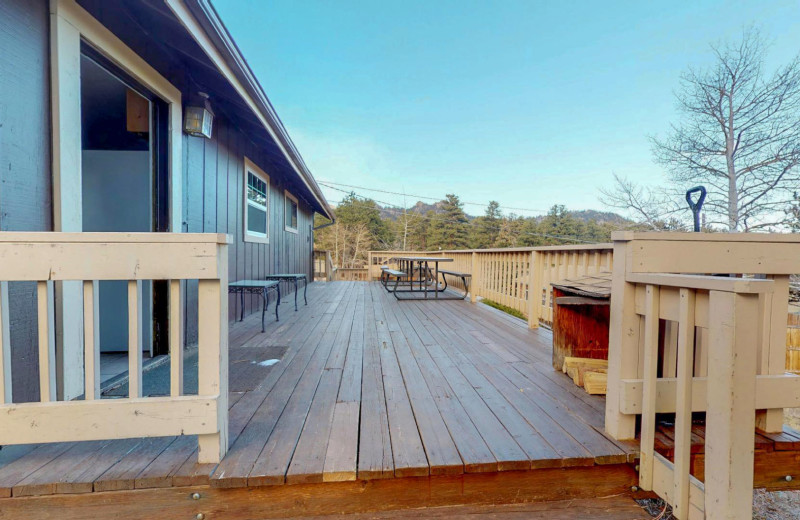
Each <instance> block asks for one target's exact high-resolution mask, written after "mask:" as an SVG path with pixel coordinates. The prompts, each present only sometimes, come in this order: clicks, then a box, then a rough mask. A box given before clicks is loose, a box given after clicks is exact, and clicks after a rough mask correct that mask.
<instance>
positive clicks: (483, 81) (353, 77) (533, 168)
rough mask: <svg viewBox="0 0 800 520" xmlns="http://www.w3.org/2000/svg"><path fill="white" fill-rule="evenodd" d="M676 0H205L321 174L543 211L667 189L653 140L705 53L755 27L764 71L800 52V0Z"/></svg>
mask: <svg viewBox="0 0 800 520" xmlns="http://www.w3.org/2000/svg"><path fill="white" fill-rule="evenodd" d="M682 4H683V5H681V3H680V2H634V1H631V2H577V1H568V2H563V1H562V2H537V1H533V0H520V1H512V0H500V1H488V0H485V1H467V0H460V1H445V0H427V1H417V0H405V1H402V2H399V1H391V2H390V1H384V0H381V1H375V0H373V1H366V0H365V1H355V0H337V1H330V0H320V1H316V0H314V1H312V0H302V1H298V0H270V1H264V0H215V1H214V5H215V6H216V8H217V10H218V11H219V13H220V16H221V17H222V19H223V20H224V22H225V24H226V25H227V27H228V29H229V30H230V32H231V33H232V34H233V37H234V39H235V40H236V42H237V44H238V45H239V47H240V49H241V50H242V53H243V54H244V56H245V58H246V59H247V60H248V62H249V63H250V66H251V68H252V69H253V71H254V72H255V74H256V75H257V76H258V78H259V80H260V81H261V84H262V85H263V86H264V89H265V90H266V92H267V95H268V96H269V97H270V100H271V101H272V103H273V105H274V106H275V108H276V110H277V112H278V114H279V115H280V117H281V119H282V120H283V122H284V124H285V125H286V127H287V128H288V130H289V133H290V134H291V136H292V138H293V140H294V142H295V144H296V145H297V147H298V148H299V150H300V152H301V154H302V155H303V157H304V159H305V161H306V163H307V164H308V165H309V167H310V168H311V171H312V173H314V175H315V177H316V178H317V179H318V180H320V181H331V182H336V183H342V184H350V185H355V186H365V187H370V188H377V189H383V190H389V191H398V192H404V193H407V194H410V195H415V194H419V195H425V196H430V197H443V196H444V195H445V193H450V192H454V193H456V194H458V195H460V196H461V198H462V200H465V201H471V202H479V203H486V202H488V201H489V200H498V201H500V203H501V205H502V206H507V207H518V208H530V209H532V210H537V211H539V212H543V211H546V210H547V208H548V207H550V206H551V205H552V204H556V203H560V204H565V205H566V206H567V207H568V208H570V209H585V208H593V209H604V208H603V206H602V204H601V203H600V201H599V200H598V195H599V189H600V188H601V187H603V186H609V185H610V184H611V183H612V180H613V174H614V173H617V174H621V175H625V176H628V177H630V178H633V179H636V180H638V181H640V182H642V183H658V182H663V181H664V177H663V172H662V170H661V169H660V168H659V167H658V166H657V165H655V164H654V163H653V160H652V155H651V153H650V146H649V144H648V140H647V136H648V135H654V134H655V135H663V134H664V133H665V132H666V131H667V129H668V128H669V124H670V122H672V121H677V113H676V111H675V107H674V100H673V95H672V93H673V91H674V90H675V89H676V88H677V86H678V80H679V76H680V73H681V72H682V71H684V70H685V69H686V68H687V67H688V66H689V65H692V66H703V64H705V63H708V61H709V60H710V52H709V44H710V43H713V42H718V41H720V40H724V39H736V38H738V37H739V36H740V35H741V33H742V30H743V28H744V27H746V26H748V25H751V24H754V25H755V26H757V27H758V28H759V29H760V30H761V31H762V33H763V34H764V35H765V36H767V37H768V38H769V40H770V41H771V43H772V47H771V49H770V53H769V58H768V62H767V68H768V70H771V69H772V68H774V67H775V66H776V65H780V64H782V63H785V62H787V61H788V60H789V59H791V58H792V57H793V56H794V55H795V54H797V53H798V51H800V37H798V34H800V4H799V3H798V2H796V1H794V0H792V1H788V0H787V1H758V2H756V1H753V2H721V1H697V2H684V3H682ZM325 193H326V196H327V197H328V199H329V200H330V201H332V202H336V201H338V200H340V199H341V197H342V196H343V194H342V193H340V192H337V191H334V190H331V189H326V191H325ZM356 193H358V194H359V195H368V196H373V197H374V198H375V199H378V200H382V201H387V202H391V203H393V204H402V203H403V197H401V196H393V195H388V194H383V193H376V192H368V191H363V190H356ZM410 195H409V197H408V198H407V199H406V201H407V202H408V203H409V204H411V203H413V202H415V201H416V199H414V197H411V196H410ZM466 209H467V212H468V213H471V214H480V213H481V212H482V210H481V208H479V207H473V206H467V208H466ZM517 213H522V214H525V215H533V214H536V213H532V212H519V211H518V212H517Z"/></svg>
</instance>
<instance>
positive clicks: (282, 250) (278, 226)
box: [183, 116, 313, 344]
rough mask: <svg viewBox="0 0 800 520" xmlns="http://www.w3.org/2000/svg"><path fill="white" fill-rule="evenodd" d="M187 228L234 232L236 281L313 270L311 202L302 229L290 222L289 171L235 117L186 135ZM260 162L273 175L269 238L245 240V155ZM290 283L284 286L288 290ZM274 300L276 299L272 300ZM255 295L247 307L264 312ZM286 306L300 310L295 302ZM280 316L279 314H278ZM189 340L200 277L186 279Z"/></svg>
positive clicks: (233, 307)
mask: <svg viewBox="0 0 800 520" xmlns="http://www.w3.org/2000/svg"><path fill="white" fill-rule="evenodd" d="M183 150H184V165H185V168H184V193H183V196H184V200H183V213H184V219H183V220H184V231H188V232H192V233H201V232H205V233H228V234H229V235H231V236H232V237H233V243H232V244H231V245H230V246H228V251H229V255H228V278H229V280H230V281H234V280H242V279H259V278H263V277H264V276H266V275H267V274H270V273H306V274H307V275H308V276H309V278H310V277H311V276H312V275H313V273H312V272H311V241H312V237H311V226H312V222H313V213H312V210H311V207H310V206H309V205H308V204H307V203H306V202H305V201H303V200H302V199H300V201H299V210H298V232H297V233H292V232H289V231H286V230H285V228H284V206H283V205H284V200H283V197H284V195H283V193H284V189H288V190H289V191H290V192H291V193H292V194H294V195H296V193H295V192H294V191H293V190H292V188H291V185H290V183H289V181H288V176H287V174H286V173H285V172H284V171H282V170H281V169H279V168H278V167H276V166H275V165H274V164H272V163H271V162H270V161H269V160H267V159H266V158H265V157H264V154H263V152H262V151H260V150H259V148H258V147H257V146H256V145H255V144H253V142H252V141H250V140H249V139H247V137H246V135H245V133H244V132H243V131H242V130H240V129H239V128H238V127H237V126H236V124H235V123H233V122H231V121H229V120H227V119H226V118H225V117H220V116H217V118H215V120H214V132H213V137H212V138H211V139H203V138H199V137H191V136H184V143H183ZM245 157H247V158H248V159H250V160H251V161H253V162H254V163H256V164H257V165H258V166H259V167H260V168H261V169H262V170H264V171H265V172H266V173H267V174H268V175H269V177H270V218H269V244H261V243H255V242H245V241H244V233H243V216H244V208H243V203H244V191H243V190H244V174H243V171H244V158H245ZM288 289H289V287H288V286H287V287H282V289H281V290H282V291H286V290H288ZM228 303H229V318H230V320H231V321H233V320H234V319H236V316H238V312H239V310H240V307H239V299H238V298H233V297H231V298H230V299H229V302H228ZM270 304H271V305H274V303H273V302H270ZM260 310H261V302H260V300H259V299H258V298H256V297H255V296H247V297H245V313H246V314H249V313H252V312H257V311H258V312H260ZM283 311H284V312H294V308H293V306H291V305H286V306H285V307H284V308H283ZM273 318H274V317H273ZM185 331H186V342H187V344H192V343H194V342H196V341H197V282H189V283H187V285H186V329H185Z"/></svg>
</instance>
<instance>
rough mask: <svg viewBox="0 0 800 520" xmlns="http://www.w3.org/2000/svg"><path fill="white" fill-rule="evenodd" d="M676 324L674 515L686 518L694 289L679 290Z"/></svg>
mask: <svg viewBox="0 0 800 520" xmlns="http://www.w3.org/2000/svg"><path fill="white" fill-rule="evenodd" d="M680 295H681V299H680V307H679V310H678V312H679V316H678V317H679V320H678V327H677V331H676V332H677V335H678V337H677V340H678V351H677V355H678V358H677V362H678V365H677V377H678V388H677V390H676V397H675V458H674V460H675V471H674V473H673V474H674V475H675V478H674V485H673V488H674V493H675V500H674V501H673V505H672V507H673V514H674V515H675V517H676V518H689V486H690V480H691V479H690V477H689V476H690V475H691V448H692V382H693V380H694V333H695V329H694V317H695V292H694V291H692V290H690V289H681V290H680Z"/></svg>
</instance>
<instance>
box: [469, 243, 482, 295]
mask: <svg viewBox="0 0 800 520" xmlns="http://www.w3.org/2000/svg"><path fill="white" fill-rule="evenodd" d="M479 271H480V268H479V267H478V253H477V252H475V251H473V252H472V267H471V268H470V273H469V274H471V275H472V285H470V287H469V301H471V302H472V303H477V302H478V287H480V283H481V279H480V274H479Z"/></svg>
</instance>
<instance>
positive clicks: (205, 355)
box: [197, 245, 228, 463]
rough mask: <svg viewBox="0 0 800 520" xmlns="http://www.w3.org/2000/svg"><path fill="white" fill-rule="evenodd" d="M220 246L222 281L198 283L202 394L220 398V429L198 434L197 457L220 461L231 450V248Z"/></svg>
mask: <svg viewBox="0 0 800 520" xmlns="http://www.w3.org/2000/svg"><path fill="white" fill-rule="evenodd" d="M227 249H228V248H227V246H223V245H220V246H219V247H218V249H217V251H218V253H217V254H218V264H219V271H218V276H219V279H218V280H200V281H199V282H198V288H197V295H198V307H199V309H198V341H197V343H198V369H197V370H198V374H197V377H198V394H199V395H201V396H207V397H213V396H216V397H217V428H218V429H217V431H216V432H215V433H209V434H203V435H198V437H197V440H198V445H199V448H198V454H197V460H198V462H200V463H207V462H212V463H214V462H219V461H220V460H222V457H224V456H225V453H226V452H227V451H228V251H227Z"/></svg>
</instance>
